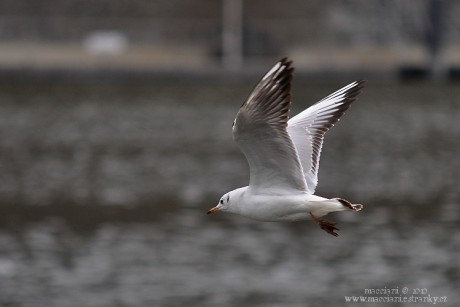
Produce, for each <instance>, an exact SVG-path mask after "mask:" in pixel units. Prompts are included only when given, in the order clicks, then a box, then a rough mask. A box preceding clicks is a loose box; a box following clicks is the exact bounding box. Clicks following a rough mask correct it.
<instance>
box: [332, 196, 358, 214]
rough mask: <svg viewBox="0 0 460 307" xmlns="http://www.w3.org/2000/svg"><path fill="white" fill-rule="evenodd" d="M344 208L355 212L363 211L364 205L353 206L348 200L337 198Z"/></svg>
mask: <svg viewBox="0 0 460 307" xmlns="http://www.w3.org/2000/svg"><path fill="white" fill-rule="evenodd" d="M336 200H338V201H339V202H340V203H341V204H342V205H343V206H344V207H346V208H348V209H350V210H353V211H361V209H363V205H361V204H352V203H350V202H349V201H348V200H346V199H343V198H336Z"/></svg>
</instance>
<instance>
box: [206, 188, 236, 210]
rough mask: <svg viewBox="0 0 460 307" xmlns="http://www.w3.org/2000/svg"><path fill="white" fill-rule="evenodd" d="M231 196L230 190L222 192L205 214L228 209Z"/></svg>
mask: <svg viewBox="0 0 460 307" xmlns="http://www.w3.org/2000/svg"><path fill="white" fill-rule="evenodd" d="M231 198H232V196H231V192H228V193H226V194H224V195H223V196H222V197H221V198H220V200H219V203H218V204H217V206H215V207H212V208H211V209H210V210H209V211H208V212H207V213H206V214H211V213H216V212H217V211H223V212H225V211H230V204H231Z"/></svg>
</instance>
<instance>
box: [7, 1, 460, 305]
mask: <svg viewBox="0 0 460 307" xmlns="http://www.w3.org/2000/svg"><path fill="white" fill-rule="evenodd" d="M459 14H460V2H458V1H452V0H424V1H409V0H402V1H401V0H399V1H397V0H386V1H383V0H382V1H367V0H348V1H338V0H334V1H319V0H315V1H300V0H295V1H289V5H288V4H286V3H281V2H280V1H272V0H268V1H267V0H265V1H262V0H222V1H216V0H213V1H211V0H199V1H184V0H182V1H177V0H159V1H147V0H135V1H123V0H117V1H113V0H97V1H85V2H81V1H76V0H61V1H54V0H44V1H38V2H37V1H32V0H21V1H18V0H14V1H13V0H0V306H184V305H186V306H236V305H237V306H325V305H326V306H327V305H329V306H332V305H334V306H341V305H343V306H348V305H350V306H351V305H353V303H349V302H346V298H345V297H346V296H357V297H360V296H361V297H363V296H364V297H365V296H366V294H365V289H383V288H398V289H400V291H399V293H398V294H397V295H394V297H409V296H410V295H413V294H414V296H415V297H422V296H428V295H430V296H431V297H446V298H447V302H448V303H444V304H443V306H456V305H457V304H458V302H459V296H458V285H459V284H460V263H459V261H458V258H459V256H460V255H459V251H460V228H459V222H460V207H459V206H460V194H459V181H460V172H459V170H460V160H459V159H458V157H459V156H460V141H459V140H460V101H459V98H458V97H460V87H459V83H458V79H459V67H460V19H459V18H457V17H458V15H459ZM284 56H289V57H290V58H291V59H292V60H293V61H294V66H295V67H296V73H295V78H294V83H293V88H292V92H293V106H292V113H293V114H296V113H298V112H300V111H301V110H303V109H305V108H306V107H308V106H310V105H311V104H313V103H314V102H315V101H318V100H320V99H321V98H323V97H325V96H327V95H329V94H330V93H332V92H333V91H335V90H337V89H339V88H340V87H342V86H344V85H346V84H348V83H350V82H352V81H354V80H356V79H367V80H368V83H367V85H366V88H365V89H364V91H363V93H362V94H361V96H360V99H359V100H358V101H357V102H356V103H354V105H353V107H352V108H351V109H350V110H349V111H348V112H347V114H346V115H345V116H344V117H343V120H342V121H341V122H340V123H338V124H337V125H336V128H334V129H333V130H332V131H331V132H329V133H328V135H327V137H326V141H325V146H324V149H323V154H322V160H321V161H322V162H321V170H320V174H319V186H318V189H317V194H319V195H322V196H325V197H343V198H345V199H348V200H350V201H352V202H354V203H362V204H364V205H365V210H363V211H362V212H360V213H359V214H354V213H348V212H343V213H340V214H336V215H331V216H330V217H329V218H330V219H332V220H335V221H337V222H338V225H339V228H340V229H341V231H340V236H339V237H338V238H334V237H332V236H330V235H328V234H327V233H326V232H324V231H322V230H321V229H319V227H317V226H316V225H315V224H314V223H312V222H310V221H304V222H299V223H290V224H289V223H260V222H254V221H250V220H246V219H244V218H241V217H237V216H231V215H223V214H221V215H219V214H218V215H215V216H206V215H205V213H206V211H207V210H208V209H209V208H211V207H212V206H214V205H215V204H217V202H218V200H219V198H220V196H221V195H222V194H224V193H226V192H227V191H229V190H232V189H235V188H237V187H240V186H245V185H247V182H248V174H249V173H248V167H247V163H246V160H245V159H244V157H243V155H242V154H241V152H240V151H239V149H238V147H237V146H236V144H235V143H234V142H233V140H232V135H231V123H232V121H233V119H234V116H235V115H236V112H237V110H238V108H239V106H240V105H241V103H242V102H243V101H244V99H245V98H246V97H247V96H248V94H249V92H250V91H251V89H252V88H253V86H254V85H255V84H256V82H257V81H258V80H259V78H260V77H261V76H262V75H263V74H264V73H265V72H266V71H267V70H268V69H269V68H270V67H271V66H272V65H273V64H274V63H275V62H276V61H277V60H279V59H280V58H281V57H284ZM404 287H407V288H408V289H409V291H408V292H407V293H404V294H403V292H402V289H403V288H404ZM414 289H425V290H424V291H423V292H417V291H415V292H413V291H414ZM422 294H423V295H422ZM367 296H369V295H368V294H367ZM381 296H383V297H387V295H381ZM357 305H360V306H362V305H363V303H360V304H357ZM374 305H375V306H379V304H374ZM406 305H407V306H413V305H414V304H413V303H407V304H401V303H382V304H381V306H406ZM425 305H427V306H428V305H432V304H429V303H425V304H424V303H418V304H417V306H425Z"/></svg>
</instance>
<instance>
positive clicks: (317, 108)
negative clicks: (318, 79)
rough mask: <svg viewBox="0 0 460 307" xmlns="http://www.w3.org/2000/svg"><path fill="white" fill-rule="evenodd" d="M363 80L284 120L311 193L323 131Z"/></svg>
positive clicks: (350, 100)
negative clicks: (286, 120)
mask: <svg viewBox="0 0 460 307" xmlns="http://www.w3.org/2000/svg"><path fill="white" fill-rule="evenodd" d="M364 83H365V81H364V80H360V81H355V82H353V83H350V84H348V85H347V86H345V87H343V88H341V89H340V90H338V91H336V92H335V93H333V94H331V95H329V96H327V97H326V98H324V99H323V100H321V101H319V102H317V103H316V104H314V105H312V106H311V107H309V108H308V109H306V110H305V111H303V112H301V113H299V114H298V115H296V116H294V117H293V118H291V119H290V120H289V121H288V127H287V131H288V133H289V135H290V137H291V139H292V141H293V142H294V145H295V148H296V150H297V154H298V156H299V157H300V162H301V165H302V169H303V172H304V175H305V181H306V184H307V191H308V192H309V193H311V194H313V193H314V192H315V189H316V185H317V183H318V169H319V159H320V155H321V148H322V146H323V139H324V134H325V133H326V132H327V131H328V130H329V129H330V128H331V127H332V126H334V124H335V123H336V122H337V121H338V120H339V119H340V117H341V116H342V115H343V114H344V113H345V111H346V110H347V109H348V108H349V107H350V105H351V103H352V102H353V101H355V99H356V97H357V96H358V94H359V93H360V92H361V89H362V88H363V86H364Z"/></svg>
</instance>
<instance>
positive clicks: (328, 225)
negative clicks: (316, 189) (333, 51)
mask: <svg viewBox="0 0 460 307" xmlns="http://www.w3.org/2000/svg"><path fill="white" fill-rule="evenodd" d="M310 216H311V218H312V219H313V221H315V223H316V224H318V225H319V227H321V229H322V230H324V231H326V232H328V233H330V234H331V235H333V236H335V237H337V236H338V235H339V234H338V233H336V232H335V230H339V229H338V228H337V227H335V224H336V223H335V222H333V221H326V220H321V219H319V218H317V217H316V216H314V215H313V213H311V212H310Z"/></svg>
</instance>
